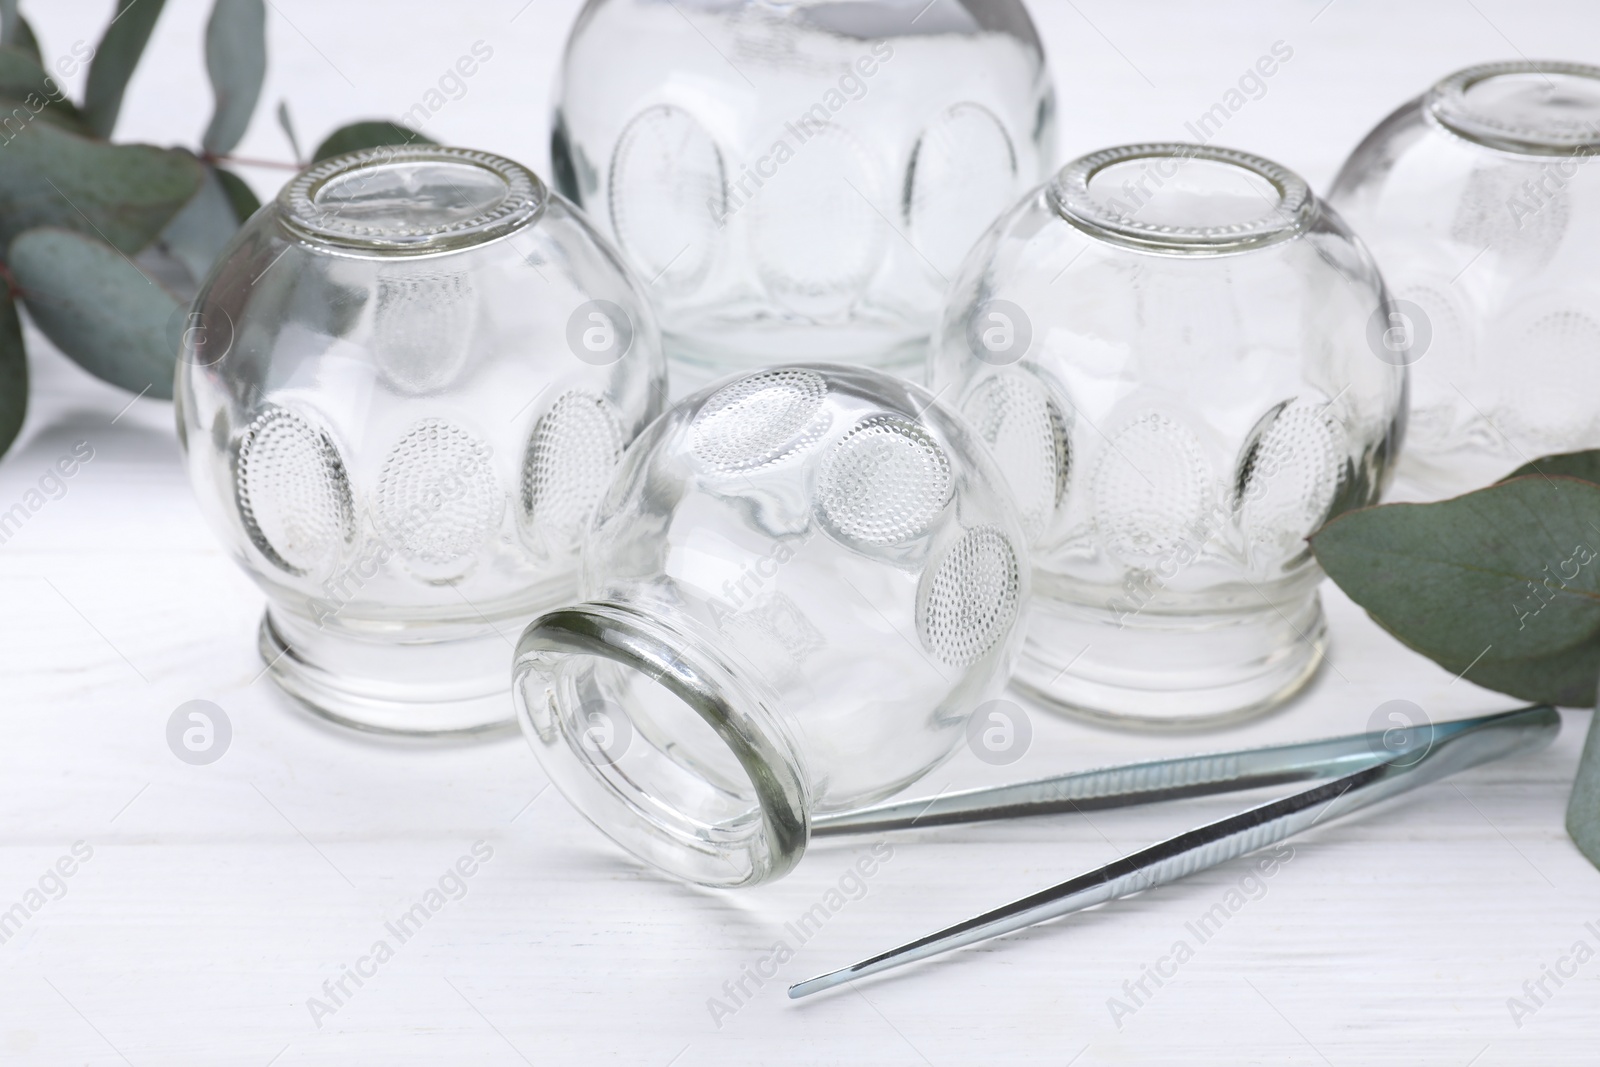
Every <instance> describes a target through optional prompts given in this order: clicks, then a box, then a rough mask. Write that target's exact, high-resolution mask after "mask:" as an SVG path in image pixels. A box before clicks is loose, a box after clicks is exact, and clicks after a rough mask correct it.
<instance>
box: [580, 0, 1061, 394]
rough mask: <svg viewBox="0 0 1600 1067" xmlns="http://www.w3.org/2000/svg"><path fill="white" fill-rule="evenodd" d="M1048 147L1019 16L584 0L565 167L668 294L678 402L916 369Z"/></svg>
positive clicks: (1043, 169)
mask: <svg viewBox="0 0 1600 1067" xmlns="http://www.w3.org/2000/svg"><path fill="white" fill-rule="evenodd" d="M1054 142H1055V95H1054V90H1053V88H1052V85H1051V80H1050V72H1049V68H1048V66H1047V65H1046V62H1045V56H1044V51H1043V48H1042V46H1041V45H1040V42H1039V35H1038V33H1037V32H1036V31H1035V29H1034V26H1033V22H1032V19H1031V18H1030V17H1029V15H1028V11H1027V9H1026V8H1025V7H1024V6H1023V4H1022V2H1021V0H983V2H982V3H968V2H963V3H934V4H930V3H928V2H927V0H860V2H853V3H837V2H834V0H787V2H779V0H677V2H675V3H662V2H660V0H589V2H588V3H587V4H585V6H584V8H583V11H582V13H581V14H580V15H579V16H578V19H577V21H576V23H575V25H574V26H573V29H572V34H571V37H570V39H569V41H568V43H567V49H566V55H565V62H564V65H563V69H562V74H561V76H560V79H559V83H558V87H557V101H556V113H555V125H554V134H553V138H552V148H551V155H552V159H553V160H554V169H555V178H556V185H557V188H559V189H560V190H561V192H563V193H565V194H566V195H567V196H569V197H571V198H572V200H573V201H574V202H576V203H577V204H579V205H580V206H582V207H583V208H585V209H586V210H587V211H588V212H589V213H590V214H591V215H592V216H593V217H594V219H595V220H596V222H597V224H598V225H600V226H601V227H602V228H604V229H605V231H606V233H607V234H608V235H609V236H611V237H613V238H614V239H615V241H616V243H617V245H618V246H619V247H621V248H622V250H623V251H624V252H625V253H626V254H627V255H628V257H629V259H630V260H631V261H632V263H633V265H634V267H635V268H636V269H637V271H638V272H639V274H640V276H641V277H643V278H645V279H647V280H649V281H650V283H651V285H650V293H651V296H652V298H653V299H654V300H655V302H656V308H657V312H658V314H659V315H660V318H661V324H662V330H663V334H664V338H665V343H666V346H667V353H668V356H669V359H670V360H671V361H672V379H673V380H672V388H673V394H674V395H675V396H677V395H683V394H685V393H688V392H691V391H693V390H694V389H698V388H700V387H701V386H702V385H704V384H706V383H707V382H709V381H710V380H712V379H713V378H716V377H720V376H721V375H723V374H725V373H729V372H732V371H738V370H748V369H754V368H756V367H760V366H768V365H773V364H778V363H786V362H794V361H796V360H801V361H803V360H812V359H827V360H833V361H839V362H848V363H860V364H865V365H870V366H875V367H880V368H897V369H900V370H902V371H905V372H907V373H910V374H914V375H915V374H920V373H921V371H922V367H923V364H924V361H925V357H926V350H927V344H928V338H929V335H930V334H931V332H932V330H933V328H934V326H935V325H936V323H937V320H938V314H939V309H940V307H941V301H942V298H943V295H944V290H945V287H946V285H947V283H948V278H949V277H950V276H952V275H953V274H954V272H955V269H956V268H957V267H958V266H959V265H960V262H961V259H962V257H963V256H964V255H965V254H966V252H967V250H968V248H970V247H971V245H972V242H973V241H975V240H976V239H977V238H978V237H979V236H980V235H981V234H982V233H983V231H984V230H985V229H986V228H987V227H988V225H989V223H991V222H992V221H993V220H994V219H995V218H996V217H997V216H998V215H999V214H1000V213H1001V212H1002V211H1004V210H1006V209H1007V208H1008V207H1010V206H1011V205H1012V204H1013V203H1014V202H1015V201H1016V199H1017V197H1019V196H1021V195H1022V194H1023V193H1024V192H1025V191H1026V190H1028V189H1029V188H1031V187H1032V186H1034V185H1036V184H1038V183H1039V182H1041V181H1043V180H1045V178H1046V177H1047V175H1048V173H1049V169H1050V168H1051V167H1052V166H1054V164H1055V147H1054Z"/></svg>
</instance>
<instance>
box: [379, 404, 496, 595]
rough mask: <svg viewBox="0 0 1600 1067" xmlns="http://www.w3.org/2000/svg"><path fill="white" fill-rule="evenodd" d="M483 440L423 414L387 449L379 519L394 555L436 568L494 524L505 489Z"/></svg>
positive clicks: (469, 548)
mask: <svg viewBox="0 0 1600 1067" xmlns="http://www.w3.org/2000/svg"><path fill="white" fill-rule="evenodd" d="M489 456H490V452H489V446H488V445H486V444H485V443H484V442H482V441H480V440H478V439H477V438H476V437H473V436H472V435H471V434H469V433H468V432H467V431H465V430H463V429H461V428H460V427H458V426H455V425H452V424H451V423H449V422H447V421H445V420H444V419H423V420H422V421H421V422H418V423H417V424H416V425H415V426H413V427H412V428H411V430H410V431H409V432H408V433H407V434H406V435H405V436H404V437H402V438H401V439H400V440H399V441H398V442H396V444H395V446H394V447H393V448H392V449H390V451H389V455H388V456H387V458H385V459H384V461H383V473H382V474H381V475H379V478H378V494H377V498H378V519H379V522H380V524H381V525H382V527H383V528H384V530H385V532H387V533H388V534H389V536H391V537H392V538H394V539H395V542H396V547H397V548H398V549H399V551H400V554H401V555H403V556H405V557H406V558H407V559H410V560H414V561H417V562H421V563H425V564H431V565H435V566H442V565H446V564H451V563H455V562H457V561H460V560H462V559H463V558H464V557H469V556H471V555H473V554H474V553H476V552H477V550H478V549H479V548H480V547H481V546H482V545H483V544H484V542H486V541H487V540H488V539H489V537H490V535H491V534H492V533H493V532H494V529H495V527H496V526H498V525H499V523H500V517H501V515H502V514H503V513H504V510H505V493H504V491H503V490H502V489H501V487H500V483H499V482H498V481H497V480H496V478H495V476H494V468H493V466H491V464H490V461H489Z"/></svg>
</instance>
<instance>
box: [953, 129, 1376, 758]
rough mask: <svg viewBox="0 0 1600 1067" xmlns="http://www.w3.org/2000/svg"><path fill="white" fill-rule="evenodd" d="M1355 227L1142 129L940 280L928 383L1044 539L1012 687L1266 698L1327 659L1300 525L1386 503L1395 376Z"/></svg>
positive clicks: (1024, 206) (1148, 711) (1196, 719)
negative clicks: (946, 296)
mask: <svg viewBox="0 0 1600 1067" xmlns="http://www.w3.org/2000/svg"><path fill="white" fill-rule="evenodd" d="M1387 307H1388V304H1387V297H1386V295H1385V291H1384V286H1383V281H1382V279H1381V278H1380V277H1379V275H1378V271H1377V268H1376V267H1375V266H1374V265H1373V263H1372V260H1371V258H1370V257H1369V256H1368V255H1367V253H1366V251H1365V250H1364V249H1363V248H1362V247H1361V244H1360V242H1359V241H1358V240H1357V239H1356V238H1355V237H1354V236H1352V234H1351V233H1350V231H1349V230H1348V229H1347V228H1346V227H1345V226H1344V224H1343V223H1341V222H1340V221H1339V219H1338V217H1337V216H1336V215H1334V214H1333V213H1332V212H1331V211H1329V210H1328V209H1327V208H1326V207H1325V206H1324V205H1322V204H1321V203H1319V202H1318V201H1317V200H1316V198H1315V197H1313V196H1312V194H1311V192H1310V190H1309V189H1308V188H1307V187H1306V184H1305V182H1304V181H1302V180H1301V179H1300V178H1299V177H1297V176H1296V175H1295V174H1293V173H1291V172H1290V171H1288V170H1287V169H1285V168H1284V167H1281V166H1279V165H1277V164H1275V163H1272V162H1270V161H1268V160H1265V159H1262V158H1260V157H1258V156H1253V155H1248V154H1245V153H1243V152H1236V151H1232V150H1229V149H1225V148H1214V147H1201V146H1198V145H1183V144H1145V145H1129V146H1125V147H1120V148H1111V149H1107V150H1105V151H1101V152H1096V153H1094V154H1092V155H1088V156H1085V157H1083V158H1081V159H1079V160H1077V161H1076V162H1073V163H1071V164H1069V165H1068V166H1067V167H1066V168H1065V169H1063V170H1062V171H1061V173H1060V174H1059V175H1058V176H1057V177H1056V179H1055V181H1054V182H1053V183H1051V184H1050V185H1049V186H1048V187H1046V188H1042V189H1040V190H1038V191H1037V192H1036V193H1034V194H1033V195H1032V196H1030V197H1028V198H1027V199H1025V200H1024V201H1023V202H1022V203H1021V204H1020V205H1018V206H1017V207H1016V208H1015V209H1014V210H1013V211H1012V212H1010V213H1009V214H1008V215H1006V216H1005V217H1003V218H1002V219H1001V220H1000V221H999V222H997V223H996V224H995V226H994V228H993V229H991V230H990V231H989V233H988V234H987V235H986V236H985V237H984V238H983V240H982V241H980V242H979V244H978V246H977V247H976V248H975V249H974V250H973V252H972V255H971V256H970V257H969V258H968V260H967V262H966V264H965V265H964V266H963V267H962V269H961V273H960V275H959V277H958V278H957V280H956V282H955V284H954V286H953V287H952V289H951V299H950V304H949V307H948V308H947V310H946V313H945V319H944V326H943V329H942V331H941V335H940V338H939V340H938V343H937V345H936V348H935V354H934V366H933V372H932V380H933V388H934V390H935V392H936V393H937V394H938V395H939V396H941V397H943V398H944V399H945V400H946V401H947V402H949V403H951V404H952V405H954V406H956V407H958V408H959V409H960V410H961V412H962V413H963V414H964V415H965V417H966V418H967V420H968V421H969V422H970V424H971V425H972V426H973V428H974V429H975V431H976V432H977V433H978V434H979V436H980V437H981V438H983V439H984V440H985V441H986V442H987V443H988V445H989V447H990V448H991V450H992V451H993V452H994V454H995V456H996V458H997V459H998V460H999V463H1000V466H1001V468H1002V469H1003V470H1004V471H1005V472H1006V475H1007V477H1008V478H1009V480H1010V482H1011V486H1012V489H1013V492H1014V494H1015V497H1016V500H1017V505H1018V508H1019V510H1020V511H1021V513H1022V516H1023V521H1024V523H1025V524H1026V527H1027V530H1028V535H1029V538H1030V541H1031V545H1032V553H1031V554H1032V559H1033V567H1034V588H1035V591H1036V595H1035V600H1034V611H1033V617H1032V621H1031V623H1030V627H1029V632H1028V637H1027V641H1026V643H1025V646H1024V650H1023V657H1022V663H1021V665H1020V667H1019V668H1018V672H1017V676H1016V679H1015V681H1016V682H1017V684H1018V685H1020V686H1021V687H1022V688H1023V689H1024V690H1026V691H1029V692H1031V693H1033V694H1034V695H1036V696H1038V697H1040V698H1041V699H1043V700H1045V701H1047V702H1049V703H1051V704H1053V705H1054V706H1056V707H1058V708H1061V709H1063V710H1069V711H1072V712H1075V713H1077V714H1080V715H1084V716H1088V717H1090V718H1094V719H1098V720H1101V721H1105V722H1110V723H1117V724H1122V725H1147V726H1199V725H1214V724H1217V723H1221V722H1227V721H1231V720H1235V719H1239V718H1243V717H1245V716H1248V715H1252V714H1255V713H1258V712H1261V711H1264V710H1266V709H1268V708H1271V707H1273V706H1275V705H1277V704H1279V703H1281V702H1282V701H1284V700H1285V699H1287V698H1288V697H1289V696H1290V695H1291V694H1293V693H1294V692H1295V691H1296V690H1298V689H1299V688H1300V687H1301V686H1302V685H1304V684H1305V683H1306V681H1307V680H1309V679H1310V677H1311V676H1312V674H1313V673H1314V672H1315V670H1316V668H1317V665H1318V663H1319V662H1320V661H1321V659H1322V655H1323V647H1324V640H1325V639H1324V626H1323V618H1322V609H1321V605H1320V603H1319V601H1318V598H1317V584H1318V582H1319V581H1320V580H1321V577H1322V575H1321V572H1320V570H1319V569H1318V567H1317V566H1316V563H1315V561H1314V560H1313V559H1312V557H1311V554H1310V551H1309V548H1308V546H1307V544H1306V541H1305V538H1306V536H1307V535H1308V534H1310V533H1311V532H1312V531H1314V530H1315V529H1317V527H1318V526H1319V525H1321V524H1322V523H1323V522H1324V521H1326V520H1327V519H1328V518H1329V517H1331V516H1333V515H1336V514H1338V513H1340V512H1341V511H1344V510H1345V509H1347V508H1352V507H1359V506H1361V505H1364V504H1370V503H1373V502H1374V501H1376V500H1377V498H1378V494H1379V492H1380V489H1381V488H1382V486H1383V485H1384V483H1385V480H1386V477H1387V475H1388V472H1389V469H1390V466H1391V463H1392V461H1393V459H1394V455H1395V452H1396V449H1397V448H1398V446H1399V443H1400V439H1401V434H1402V430H1403V427H1404V415H1405V369H1404V368H1403V367H1401V366H1397V365H1396V364H1394V363H1392V362H1389V361H1386V360H1384V359H1382V358H1380V357H1379V356H1377V355H1375V354H1374V352H1373V350H1372V348H1371V347H1369V345H1368V340H1367V331H1368V324H1369V323H1371V322H1372V321H1374V318H1375V317H1378V318H1380V319H1381V317H1382V316H1383V315H1384V314H1386V313H1387Z"/></svg>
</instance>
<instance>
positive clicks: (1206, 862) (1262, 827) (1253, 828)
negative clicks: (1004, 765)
mask: <svg viewBox="0 0 1600 1067" xmlns="http://www.w3.org/2000/svg"><path fill="white" fill-rule="evenodd" d="M1560 728H1561V717H1560V715H1559V713H1557V712H1556V711H1555V709H1554V708H1551V707H1549V706H1544V705H1541V706H1536V707H1530V708H1522V709H1520V710H1517V711H1508V712H1502V713H1500V714H1497V715H1487V716H1482V717H1480V718H1476V719H1463V720H1459V721H1456V722H1446V723H1439V724H1437V725H1435V726H1431V727H1422V728H1420V729H1419V734H1420V736H1421V741H1422V742H1425V744H1421V743H1419V747H1417V748H1413V749H1410V750H1407V751H1406V752H1405V753H1404V754H1403V755H1400V756H1397V757H1394V758H1390V759H1387V760H1386V761H1384V762H1376V759H1377V757H1375V756H1371V755H1369V757H1368V759H1367V766H1365V767H1362V768H1360V769H1358V770H1356V771H1353V772H1352V773H1350V774H1346V775H1344V776H1343V777H1340V778H1336V779H1333V780H1332V781H1328V782H1324V783H1322V784H1320V785H1317V786H1314V787H1312V788H1310V789H1307V790H1303V791H1302V792H1299V793H1295V794H1294V795H1292V796H1288V797H1284V798H1283V799H1281V800H1274V801H1271V802H1269V803H1266V804H1261V805H1259V806H1257V807H1254V808H1250V809H1247V810H1245V811H1242V812H1239V813H1238V814H1236V815H1230V816H1228V817H1227V818H1225V819H1220V820H1218V821H1216V822H1213V823H1208V824H1207V825H1205V826H1201V827H1198V828H1196V829H1194V830H1190V831H1188V832H1186V833H1182V834H1179V835H1178V836H1176V837H1173V838H1169V839H1168V840H1166V841H1162V842H1159V843H1158V844H1155V845H1151V846H1150V847H1149V848H1146V849H1141V850H1140V851H1138V852H1135V853H1133V854H1132V855H1129V856H1125V857H1123V858H1122V859H1119V860H1116V861H1114V862H1112V863H1108V864H1106V865H1105V866H1104V867H1101V868H1099V869H1098V870H1094V871H1089V872H1088V873H1086V874H1082V875H1079V876H1078V877H1076V878H1072V879H1069V880H1068V881H1065V882H1062V883H1060V884H1059V885H1056V886H1052V887H1051V888H1049V889H1046V890H1043V891H1041V892H1039V893H1035V894H1033V895H1031V896H1027V897H1023V898H1022V899H1020V900H1015V901H1012V902H1011V903H1009V904H1006V905H1003V906H1002V907H999V908H996V909H994V910H993V911H989V912H985V913H984V914H982V915H978V916H975V917H973V918H971V919H968V920H966V921H965V922H961V923H957V924H956V925H954V926H951V927H947V928H946V929H944V930H940V931H939V932H937V933H934V934H929V935H928V936H927V937H924V938H920V939H918V940H916V941H912V942H910V943H908V944H905V945H902V946H900V947H899V948H895V949H891V950H890V951H888V952H885V953H882V954H880V955H877V956H873V957H871V958H870V959H866V960H863V961H861V962H860V963H857V964H854V965H853V966H850V967H847V968H844V969H843V970H838V971H833V972H831V973H829V974H824V975H819V976H818V977H816V978H811V979H808V980H806V981H804V982H800V983H799V984H797V985H794V986H791V987H790V989H789V996H790V997H794V998H798V997H803V996H806V995H808V994H811V993H816V992H820V991H821V990H824V989H828V988H831V987H833V986H836V985H839V984H841V983H843V982H847V981H850V980H851V979H854V978H861V977H865V976H867V975H870V974H875V973H877V972H879V971H885V970H888V969H890V968H892V967H899V966H901V965H903V964H906V963H911V962H913V961H915V960H920V959H926V958H927V957H929V956H934V955H938V954H940V953H942V952H947V951H949V950H951V949H955V948H960V947H961V946H963V945H970V944H972V943H974V942H976V941H983V940H986V939H988V938H991V937H997V936H999V935H1001V934H1005V933H1010V932H1011V931H1013V930H1019V929H1022V928H1023V927H1026V926H1032V925H1034V924H1036V923H1041V922H1046V921H1048V920H1050V919H1054V918H1058V917H1060V916H1063V915H1068V914H1070V913H1072V912H1075V911H1081V910H1083V909H1084V908H1089V907H1093V906H1094V905H1096V904H1103V903H1105V902H1106V901H1109V900H1114V899H1116V898H1118V897H1124V896H1128V895H1130V894H1133V893H1137V892H1140V891H1142V890H1145V889H1150V888H1152V887H1154V886H1158V885H1163V884H1165V883H1168V882H1173V881H1176V880H1178V879H1180V878H1183V877H1186V876H1187V875H1190V874H1193V873H1194V872H1195V871H1198V870H1202V869H1204V868H1207V867H1212V866H1215V865H1217V864H1219V863H1224V862H1226V861H1228V860H1231V859H1234V858H1236V857H1238V856H1242V855H1245V854H1246V853H1249V852H1254V851H1255V850H1257V849H1260V848H1264V847H1266V846H1267V845H1271V844H1275V843H1276V842H1278V841H1282V840H1283V839H1285V838H1287V837H1291V836H1293V835H1294V834H1296V833H1299V832H1300V831H1302V830H1305V829H1307V828H1308V827H1310V826H1311V825H1312V824H1313V823H1316V822H1317V821H1319V820H1321V819H1323V818H1338V817H1339V816H1340V815H1346V814H1349V813H1350V812H1352V811H1356V810H1358V809H1360V808H1364V807H1366V806H1367V805H1369V804H1373V803H1376V802H1377V801H1379V800H1383V799H1386V798H1388V797H1391V796H1394V795H1395V794H1397V793H1401V792H1405V791H1407V790H1410V789H1414V788H1416V787H1417V786H1419V785H1424V784H1426V783H1428V782H1432V781H1436V780H1438V779H1440V778H1443V777H1445V776H1446V775H1449V774H1453V773H1455V772H1456V771H1459V770H1463V769H1465V768H1467V767H1472V766H1476V765H1477V764H1480V763H1485V762H1488V761H1490V760H1494V759H1499V758H1501V757H1502V756H1508V755H1511V754H1513V753H1516V752H1522V751H1526V750H1528V749H1532V748H1537V747H1540V746H1542V745H1545V744H1548V743H1549V741H1550V740H1551V739H1552V738H1554V737H1555V735H1556V733H1557V732H1558V731H1559V730H1560ZM1351 740H1355V739H1354V738H1351V739H1334V740H1333V741H1329V742H1313V743H1312V744H1313V745H1320V744H1328V745H1334V744H1339V743H1341V742H1344V743H1348V742H1349V741H1351ZM1286 747H1288V748H1294V747H1297V746H1286ZM1264 751H1269V750H1255V752H1256V753H1259V752H1264ZM1254 754H1255V753H1241V754H1240V755H1241V756H1247V755H1254ZM1147 766H1149V765H1147ZM1094 773H1097V774H1108V773H1111V772H1104V771H1102V772H1094ZM1030 784H1037V783H1030Z"/></svg>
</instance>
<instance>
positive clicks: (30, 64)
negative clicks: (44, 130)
mask: <svg viewBox="0 0 1600 1067" xmlns="http://www.w3.org/2000/svg"><path fill="white" fill-rule="evenodd" d="M0 97H5V98H6V99H7V100H8V101H16V104H15V105H13V106H12V107H8V108H7V109H6V113H7V114H8V115H9V118H7V119H6V121H5V123H4V126H3V128H0V141H3V140H4V139H7V138H10V137H14V136H16V134H17V132H18V130H19V129H20V128H21V126H20V125H18V120H21V122H22V124H24V125H25V124H26V122H27V121H31V120H32V119H33V118H51V117H54V118H61V119H66V120H70V124H71V125H73V126H75V127H82V130H83V132H85V133H87V132H88V127H87V126H85V125H84V124H83V118H82V116H81V115H80V114H79V113H78V109H77V107H76V106H75V105H74V104H73V103H72V100H71V98H70V97H68V96H67V91H66V88H65V87H64V86H62V84H61V83H60V82H59V81H57V80H56V79H55V78H54V77H52V76H51V75H50V73H49V72H48V71H46V70H45V69H44V67H42V66H40V65H39V61H38V60H37V59H35V58H34V57H33V56H31V55H29V54H28V53H27V52H25V51H23V50H22V49H20V48H17V47H15V46H14V45H0ZM19 106H21V107H26V108H27V112H26V114H25V115H24V114H17V113H16V112H15V108H16V107H19Z"/></svg>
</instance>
